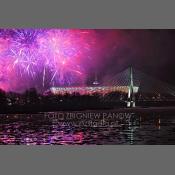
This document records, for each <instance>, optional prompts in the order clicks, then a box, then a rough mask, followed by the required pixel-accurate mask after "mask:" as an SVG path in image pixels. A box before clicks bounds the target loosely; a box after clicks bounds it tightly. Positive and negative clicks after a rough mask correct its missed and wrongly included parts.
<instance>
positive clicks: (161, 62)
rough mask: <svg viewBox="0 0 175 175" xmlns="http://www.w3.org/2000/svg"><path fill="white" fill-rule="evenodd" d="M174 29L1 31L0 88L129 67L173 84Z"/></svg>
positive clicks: (79, 79)
mask: <svg viewBox="0 0 175 175" xmlns="http://www.w3.org/2000/svg"><path fill="white" fill-rule="evenodd" d="M174 51H175V30H145V29H144V30H116V29H111V30H109V29H106V30H105V29H94V30H86V29H84V30H82V29H67V30H65V29H62V30H61V29H1V30H0V88H1V89H3V90H5V91H18V92H19V91H24V90H26V89H28V88H30V87H35V88H37V89H38V90H41V89H42V90H43V89H44V90H46V89H48V88H49V87H51V86H71V85H81V84H87V83H90V82H92V81H93V79H94V74H95V73H96V74H97V75H98V78H99V80H103V79H104V77H106V76H108V77H112V76H114V75H115V74H117V73H118V72H120V71H122V70H124V69H126V68H127V67H128V66H130V65H132V66H134V67H135V68H136V69H139V70H141V71H142V72H144V73H146V74H149V75H150V76H153V77H156V78H158V79H160V80H163V81H165V82H168V83H170V84H172V85H175V79H174V75H175V66H174V64H175V59H174Z"/></svg>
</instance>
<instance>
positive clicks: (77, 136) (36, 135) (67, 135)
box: [0, 115, 175, 145]
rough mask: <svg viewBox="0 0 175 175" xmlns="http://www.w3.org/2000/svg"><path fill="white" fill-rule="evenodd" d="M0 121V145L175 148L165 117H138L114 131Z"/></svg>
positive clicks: (170, 120) (174, 125)
mask: <svg viewBox="0 0 175 175" xmlns="http://www.w3.org/2000/svg"><path fill="white" fill-rule="evenodd" d="M0 120H1V121H0V144H12V145H71V144H74V145H76V144H77V145H79V144H88V145H91V144H97V145H103V144H110V145H116V144H175V117H173V116H166V115H164V116H160V115H159V116H157V115H150V116H146V115H145V116H141V115H137V116H134V118H133V119H132V121H129V122H128V121H126V122H124V121H123V122H122V123H120V124H119V125H118V126H115V127H73V126H60V125H59V124H58V122H57V121H56V120H54V119H53V120H52V119H46V118H45V119H43V118H42V116H39V117H37V115H35V116H33V115H28V116H27V117H24V116H23V117H19V116H18V115H12V116H10V117H9V115H6V116H3V117H1V119H0Z"/></svg>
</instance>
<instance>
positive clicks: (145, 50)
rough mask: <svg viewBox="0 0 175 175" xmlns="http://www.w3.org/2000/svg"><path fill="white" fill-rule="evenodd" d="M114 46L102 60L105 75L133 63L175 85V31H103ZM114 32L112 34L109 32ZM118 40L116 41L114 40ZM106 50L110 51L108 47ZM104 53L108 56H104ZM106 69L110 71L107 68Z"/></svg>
mask: <svg viewBox="0 0 175 175" xmlns="http://www.w3.org/2000/svg"><path fill="white" fill-rule="evenodd" d="M97 32H99V33H100V34H99V35H100V36H102V35H103V36H104V37H105V42H106V37H107V35H109V40H110V42H111V47H110V46H109V45H110V44H109V43H110V42H108V41H107V42H106V43H108V47H109V49H111V50H112V47H114V49H113V51H111V50H110V52H106V53H109V55H106V58H104V61H103V63H101V65H99V66H101V68H102V69H100V70H101V75H104V74H106V73H107V74H108V73H109V74H113V73H114V72H119V71H120V70H123V69H124V68H127V67H128V66H129V65H133V66H134V67H136V68H137V69H139V70H141V71H142V72H145V73H147V74H149V75H151V76H154V77H156V78H158V79H161V80H163V81H166V82H168V83H171V84H174V85H175V78H174V75H175V59H174V52H175V30H145V29H144V30H111V32H110V31H109V30H101V31H99V30H98V31H97ZM109 33H110V34H109ZM111 40H113V41H114V43H113V44H112V41H111ZM105 51H106V50H105ZM103 56H104V55H103ZM104 70H106V71H104Z"/></svg>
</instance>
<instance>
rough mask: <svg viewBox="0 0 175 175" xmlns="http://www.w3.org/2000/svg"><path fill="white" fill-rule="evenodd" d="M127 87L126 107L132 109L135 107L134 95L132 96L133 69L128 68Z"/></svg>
mask: <svg viewBox="0 0 175 175" xmlns="http://www.w3.org/2000/svg"><path fill="white" fill-rule="evenodd" d="M129 82H130V84H129V86H128V100H127V107H128V108H132V107H135V95H134V81H133V69H132V67H130V68H129Z"/></svg>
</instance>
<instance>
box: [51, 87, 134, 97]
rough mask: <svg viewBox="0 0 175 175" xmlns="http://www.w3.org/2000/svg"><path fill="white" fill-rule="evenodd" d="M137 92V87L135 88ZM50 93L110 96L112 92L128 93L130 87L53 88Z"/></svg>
mask: <svg viewBox="0 0 175 175" xmlns="http://www.w3.org/2000/svg"><path fill="white" fill-rule="evenodd" d="M134 89H135V90H134V91H137V87H135V88H134ZM50 91H51V93H52V94H54V95H64V94H74V93H79V94H81V95H86V94H87V95H91V94H95V93H98V94H102V95H105V94H108V93H111V92H122V93H128V91H129V86H86V87H52V88H50Z"/></svg>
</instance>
